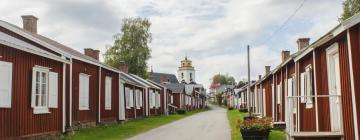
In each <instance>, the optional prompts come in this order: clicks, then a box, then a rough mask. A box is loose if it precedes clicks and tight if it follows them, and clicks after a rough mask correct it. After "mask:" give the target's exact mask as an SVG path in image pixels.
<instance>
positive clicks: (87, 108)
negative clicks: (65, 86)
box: [79, 73, 90, 110]
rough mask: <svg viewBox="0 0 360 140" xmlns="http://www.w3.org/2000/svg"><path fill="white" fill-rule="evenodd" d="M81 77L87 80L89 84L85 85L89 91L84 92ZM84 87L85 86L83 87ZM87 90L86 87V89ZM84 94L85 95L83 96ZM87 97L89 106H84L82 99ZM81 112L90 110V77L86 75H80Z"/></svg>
mask: <svg viewBox="0 0 360 140" xmlns="http://www.w3.org/2000/svg"><path fill="white" fill-rule="evenodd" d="M81 77H83V78H87V80H88V83H87V84H86V83H84V84H85V85H87V90H85V91H83V89H82V86H81V79H82V78H81ZM83 86H84V85H83ZM85 88H86V87H85ZM82 94H83V95H82ZM84 96H87V97H88V98H87V104H86V105H85V104H84V105H82V104H81V103H82V102H81V100H84V99H81V97H84ZM79 110H90V75H87V74H85V73H80V74H79Z"/></svg>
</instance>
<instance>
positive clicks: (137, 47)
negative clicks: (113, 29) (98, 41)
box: [104, 18, 152, 78]
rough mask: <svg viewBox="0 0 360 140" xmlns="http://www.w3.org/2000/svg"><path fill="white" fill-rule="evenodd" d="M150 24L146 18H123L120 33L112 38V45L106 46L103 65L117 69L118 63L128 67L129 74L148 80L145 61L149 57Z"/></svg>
mask: <svg viewBox="0 0 360 140" xmlns="http://www.w3.org/2000/svg"><path fill="white" fill-rule="evenodd" d="M150 26H151V23H150V21H149V20H148V19H146V18H144V19H143V18H125V19H123V25H122V27H121V33H119V34H116V35H115V36H114V39H115V41H114V43H113V45H110V46H107V50H106V52H105V54H104V57H105V63H106V64H108V65H110V66H113V67H115V68H118V67H119V66H120V61H125V63H127V64H128V66H129V73H132V74H136V75H139V76H141V77H142V78H148V72H147V62H146V61H147V60H148V59H149V58H150V57H151V50H150V48H149V46H148V45H149V43H151V40H152V35H151V33H150Z"/></svg>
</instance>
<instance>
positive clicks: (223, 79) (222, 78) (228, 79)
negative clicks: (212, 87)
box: [212, 74, 236, 85]
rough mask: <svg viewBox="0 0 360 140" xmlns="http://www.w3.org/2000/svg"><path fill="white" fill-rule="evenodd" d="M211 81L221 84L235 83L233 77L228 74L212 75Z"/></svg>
mask: <svg viewBox="0 0 360 140" xmlns="http://www.w3.org/2000/svg"><path fill="white" fill-rule="evenodd" d="M212 79H213V81H212V83H220V84H222V85H235V84H236V83H235V78H234V77H232V76H228V75H222V74H216V75H214V76H213V78H212Z"/></svg>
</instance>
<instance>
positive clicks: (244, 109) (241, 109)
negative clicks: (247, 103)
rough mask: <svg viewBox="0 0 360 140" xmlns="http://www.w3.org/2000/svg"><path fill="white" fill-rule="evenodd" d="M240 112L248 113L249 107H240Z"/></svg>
mask: <svg viewBox="0 0 360 140" xmlns="http://www.w3.org/2000/svg"><path fill="white" fill-rule="evenodd" d="M239 112H244V113H246V112H248V109H247V108H240V109H239Z"/></svg>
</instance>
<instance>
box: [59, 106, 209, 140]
mask: <svg viewBox="0 0 360 140" xmlns="http://www.w3.org/2000/svg"><path fill="white" fill-rule="evenodd" d="M203 111H206V109H201V110H195V111H192V112H187V113H186V114H185V115H179V114H175V115H169V116H156V117H149V118H145V119H138V120H130V121H128V122H126V123H124V124H115V125H112V126H100V127H94V128H86V129H81V130H80V131H77V132H76V133H75V134H74V135H65V136H64V138H63V139H64V140H99V139H101V140H104V139H106V140H123V139H126V138H129V137H131V136H135V135H137V134H139V133H142V132H145V131H148V130H150V129H153V128H156V127H159V126H161V125H164V124H167V123H170V122H173V121H176V120H179V119H182V118H185V117H188V116H191V115H194V114H196V113H199V112H203Z"/></svg>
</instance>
